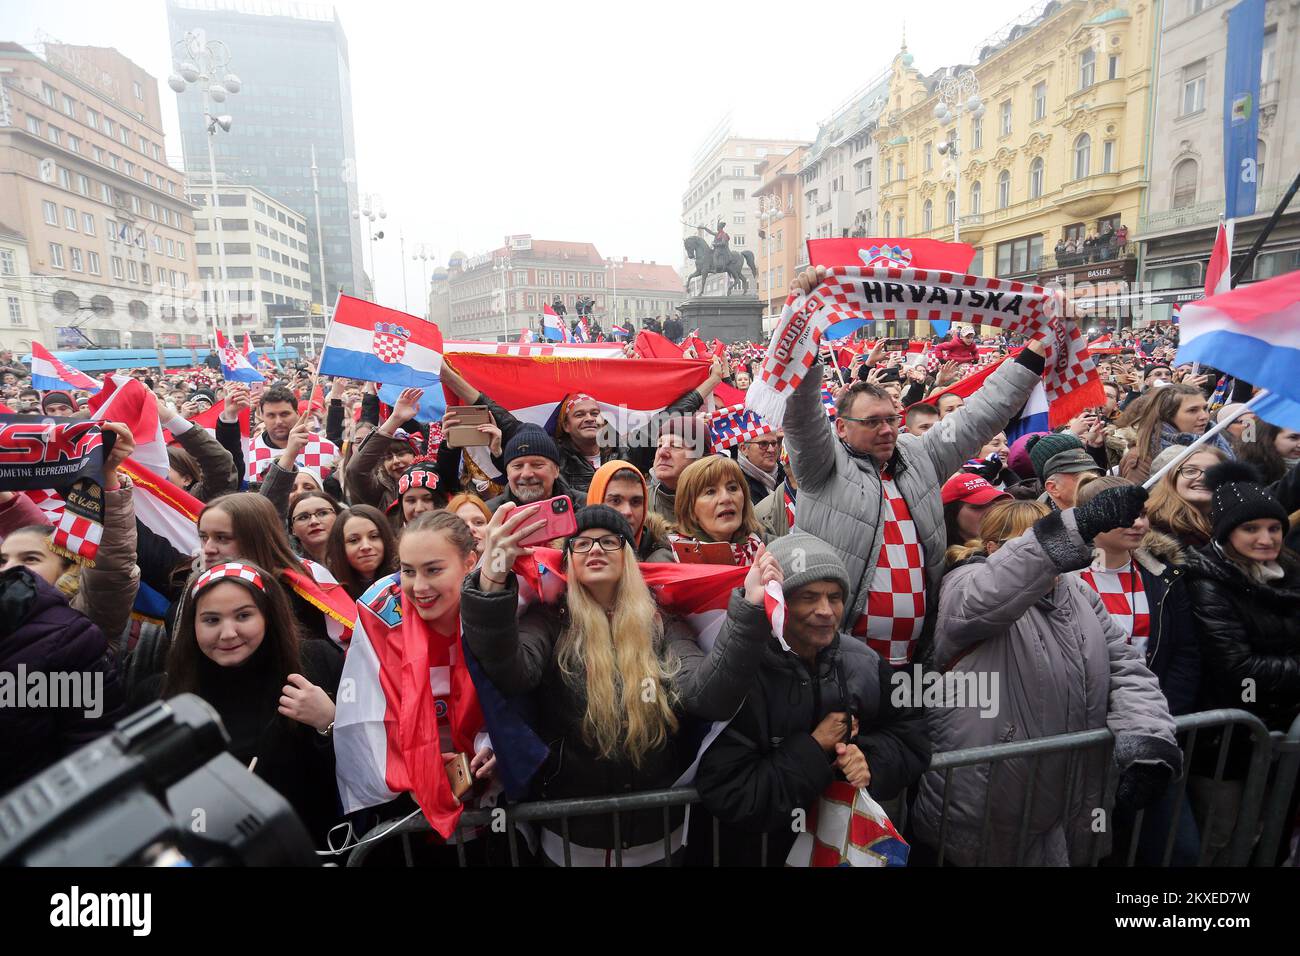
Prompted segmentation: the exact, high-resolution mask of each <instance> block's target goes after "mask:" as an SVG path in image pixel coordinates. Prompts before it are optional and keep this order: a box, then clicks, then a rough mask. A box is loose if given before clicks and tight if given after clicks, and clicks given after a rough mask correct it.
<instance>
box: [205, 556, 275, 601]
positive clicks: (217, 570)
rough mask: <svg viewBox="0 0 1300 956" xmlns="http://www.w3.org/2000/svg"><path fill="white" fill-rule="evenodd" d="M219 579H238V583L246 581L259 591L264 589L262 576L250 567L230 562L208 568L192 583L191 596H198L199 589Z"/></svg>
mask: <svg viewBox="0 0 1300 956" xmlns="http://www.w3.org/2000/svg"><path fill="white" fill-rule="evenodd" d="M221 578H238V579H239V580H240V581H247V582H248V583H249V584H251V585H253V587H255V588H257V589H258V590H259V591H265V590H266V587H265V585H263V584H262V576H261V575H260V574H258V573H257V570H256V569H255V568H253V567H252V566H251V565H247V564H241V563H239V562H238V561H230V562H227V563H226V564H218V565H214V566H213V567H210V568H208V569H207V570H206V571H204V572H203V573H202V574H200V575H199V576H198V578H196V579H195V581H194V587H193V588H192V589H191V593H192V594H198V593H199V590H200V589H201V588H205V587H207V586H208V585H209V584H211V583H212V582H214V581H218V580H220V579H221Z"/></svg>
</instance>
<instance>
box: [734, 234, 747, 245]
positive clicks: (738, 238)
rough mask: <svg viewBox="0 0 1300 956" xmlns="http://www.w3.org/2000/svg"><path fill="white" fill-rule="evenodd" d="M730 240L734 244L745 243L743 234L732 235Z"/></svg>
mask: <svg viewBox="0 0 1300 956" xmlns="http://www.w3.org/2000/svg"><path fill="white" fill-rule="evenodd" d="M731 241H732V242H734V243H735V244H736V245H738V246H743V245H744V244H745V237H744V236H734V237H732V240H731Z"/></svg>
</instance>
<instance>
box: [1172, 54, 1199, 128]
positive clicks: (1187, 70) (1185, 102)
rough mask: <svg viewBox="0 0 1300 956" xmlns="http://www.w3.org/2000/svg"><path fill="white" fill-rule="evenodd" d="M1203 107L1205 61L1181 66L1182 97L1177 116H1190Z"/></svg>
mask: <svg viewBox="0 0 1300 956" xmlns="http://www.w3.org/2000/svg"><path fill="white" fill-rule="evenodd" d="M1203 109H1205V61H1204V60H1197V61H1196V62H1195V63H1192V64H1189V65H1188V66H1185V67H1183V97H1182V101H1181V104H1180V111H1179V114H1178V115H1179V116H1190V115H1192V114H1193V113H1199V112H1200V111H1201V110H1203Z"/></svg>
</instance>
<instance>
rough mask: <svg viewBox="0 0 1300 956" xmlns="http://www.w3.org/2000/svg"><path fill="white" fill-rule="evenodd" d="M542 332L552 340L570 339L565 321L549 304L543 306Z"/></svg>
mask: <svg viewBox="0 0 1300 956" xmlns="http://www.w3.org/2000/svg"><path fill="white" fill-rule="evenodd" d="M542 332H544V333H545V335H546V337H547V338H548V339H551V340H552V341H557V342H568V341H569V330H568V329H567V328H565V327H564V322H563V321H562V320H561V319H560V317H559V316H558V315H556V314H555V310H554V309H552V308H551V307H550V306H549V305H543V306H542Z"/></svg>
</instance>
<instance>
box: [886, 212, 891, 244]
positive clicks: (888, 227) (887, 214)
mask: <svg viewBox="0 0 1300 956" xmlns="http://www.w3.org/2000/svg"><path fill="white" fill-rule="evenodd" d="M889 223H890V218H889V213H885V238H886V239H888V238H889V237H890V236H892V235H893V232H891V231H890V226H889Z"/></svg>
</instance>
